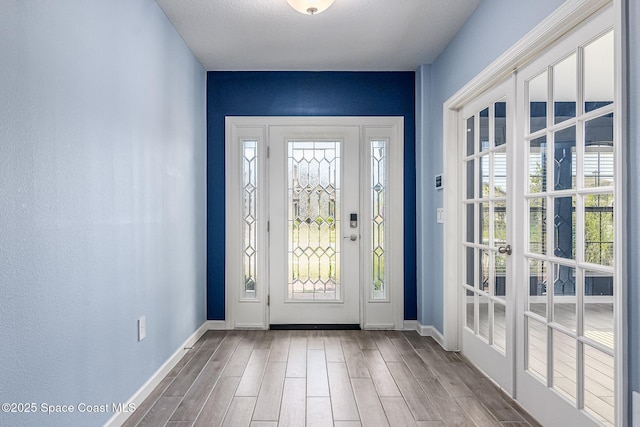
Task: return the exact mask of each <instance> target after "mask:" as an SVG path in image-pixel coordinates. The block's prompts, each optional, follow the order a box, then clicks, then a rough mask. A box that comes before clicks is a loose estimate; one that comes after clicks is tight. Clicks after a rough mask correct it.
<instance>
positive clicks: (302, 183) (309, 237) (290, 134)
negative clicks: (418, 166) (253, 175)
mask: <svg viewBox="0 0 640 427" xmlns="http://www.w3.org/2000/svg"><path fill="white" fill-rule="evenodd" d="M359 131H360V129H359V127H358V126H342V127H338V126H277V127H273V128H271V132H270V138H269V139H270V141H269V147H270V154H269V159H270V189H269V206H270V207H269V210H270V215H269V217H270V245H269V253H270V255H271V259H270V276H271V280H270V282H271V289H270V294H271V306H270V323H271V324H272V325H276V324H356V325H357V324H359V323H360V307H359V283H360V262H359V260H360V237H361V232H362V231H364V230H365V229H366V225H365V226H361V217H360V173H359V169H360V150H359V145H360V132H359Z"/></svg>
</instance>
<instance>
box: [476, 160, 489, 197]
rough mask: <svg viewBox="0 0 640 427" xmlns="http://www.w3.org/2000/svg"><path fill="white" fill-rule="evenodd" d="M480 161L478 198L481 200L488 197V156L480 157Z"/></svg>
mask: <svg viewBox="0 0 640 427" xmlns="http://www.w3.org/2000/svg"><path fill="white" fill-rule="evenodd" d="M479 161H480V170H479V171H478V172H479V176H480V182H479V184H480V197H482V198H485V199H486V198H488V197H489V194H490V193H489V189H490V181H489V173H490V170H489V156H488V155H484V156H482V157H480V159H479Z"/></svg>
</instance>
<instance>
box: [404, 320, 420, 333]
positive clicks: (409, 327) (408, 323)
mask: <svg viewBox="0 0 640 427" xmlns="http://www.w3.org/2000/svg"><path fill="white" fill-rule="evenodd" d="M402 330H403V331H417V330H418V321H417V320H405V321H404V322H403V324H402Z"/></svg>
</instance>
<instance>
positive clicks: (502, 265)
mask: <svg viewBox="0 0 640 427" xmlns="http://www.w3.org/2000/svg"><path fill="white" fill-rule="evenodd" d="M494 265H495V283H494V288H493V292H494V295H495V296H497V297H499V298H502V299H504V297H505V296H506V290H507V256H506V255H501V254H495V255H494Z"/></svg>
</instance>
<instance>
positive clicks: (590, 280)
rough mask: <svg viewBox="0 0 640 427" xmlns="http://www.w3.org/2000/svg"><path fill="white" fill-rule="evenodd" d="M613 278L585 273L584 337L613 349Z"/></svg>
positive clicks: (594, 272)
mask: <svg viewBox="0 0 640 427" xmlns="http://www.w3.org/2000/svg"><path fill="white" fill-rule="evenodd" d="M613 294H614V292H613V276H612V275H609V274H604V273H598V272H596V271H589V270H587V271H585V272H584V336H585V337H587V338H590V339H592V340H594V341H597V342H599V343H601V344H604V345H606V346H607V347H609V348H611V349H613V345H614V342H613V297H614V295H613Z"/></svg>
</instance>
